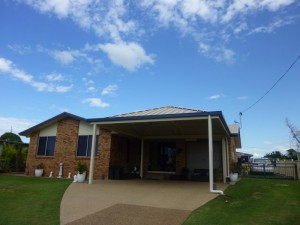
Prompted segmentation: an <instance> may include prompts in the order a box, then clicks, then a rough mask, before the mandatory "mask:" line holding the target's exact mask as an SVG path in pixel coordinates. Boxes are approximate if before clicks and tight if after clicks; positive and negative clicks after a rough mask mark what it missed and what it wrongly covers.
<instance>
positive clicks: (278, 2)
mask: <svg viewBox="0 0 300 225" xmlns="http://www.w3.org/2000/svg"><path fill="white" fill-rule="evenodd" d="M294 1H295V0H244V1H241V0H234V1H232V2H231V3H230V4H229V6H228V8H227V9H226V12H225V14H224V15H222V21H223V22H228V21H230V20H232V19H233V18H234V17H235V16H237V15H243V14H248V13H251V12H256V11H262V10H268V11H273V12H274V11H277V10H279V9H280V8H281V7H285V6H288V5H290V4H292V3H293V2H294Z"/></svg>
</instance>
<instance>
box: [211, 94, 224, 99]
mask: <svg viewBox="0 0 300 225" xmlns="http://www.w3.org/2000/svg"><path fill="white" fill-rule="evenodd" d="M223 97H225V95H224V94H217V95H212V96H209V97H208V99H210V100H217V99H219V98H223Z"/></svg>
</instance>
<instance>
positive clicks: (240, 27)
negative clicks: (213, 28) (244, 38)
mask: <svg viewBox="0 0 300 225" xmlns="http://www.w3.org/2000/svg"><path fill="white" fill-rule="evenodd" d="M247 29H248V25H247V23H246V22H242V23H240V24H238V25H237V27H236V28H234V30H233V33H235V34H238V33H241V32H243V31H245V30H247Z"/></svg>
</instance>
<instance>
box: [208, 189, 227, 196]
mask: <svg viewBox="0 0 300 225" xmlns="http://www.w3.org/2000/svg"><path fill="white" fill-rule="evenodd" d="M210 192H211V193H215V194H220V195H224V193H223V191H221V190H210Z"/></svg>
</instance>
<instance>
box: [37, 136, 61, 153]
mask: <svg viewBox="0 0 300 225" xmlns="http://www.w3.org/2000/svg"><path fill="white" fill-rule="evenodd" d="M41 144H42V146H41ZM55 144H56V136H40V137H39V141H38V145H37V151H36V156H38V157H53V156H54V152H55Z"/></svg>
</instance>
